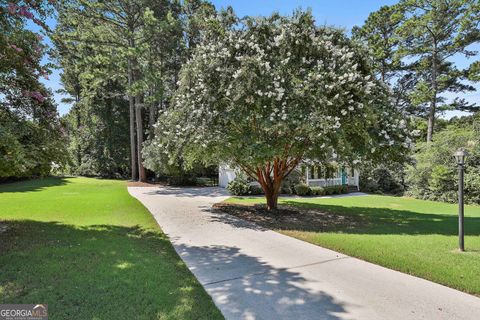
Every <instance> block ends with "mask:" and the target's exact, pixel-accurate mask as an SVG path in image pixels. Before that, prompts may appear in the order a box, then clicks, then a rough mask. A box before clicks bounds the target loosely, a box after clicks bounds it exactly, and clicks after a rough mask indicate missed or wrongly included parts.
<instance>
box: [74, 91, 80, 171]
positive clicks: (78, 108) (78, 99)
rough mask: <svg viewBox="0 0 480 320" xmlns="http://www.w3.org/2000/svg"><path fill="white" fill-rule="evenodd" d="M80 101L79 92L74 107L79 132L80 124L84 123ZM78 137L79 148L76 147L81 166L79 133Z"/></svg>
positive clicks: (78, 162) (78, 165)
mask: <svg viewBox="0 0 480 320" xmlns="http://www.w3.org/2000/svg"><path fill="white" fill-rule="evenodd" d="M79 103H80V94H77V96H76V98H75V107H74V109H75V116H76V123H75V127H76V129H77V130H78V131H77V132H80V126H81V125H82V122H81V114H80V106H79ZM77 137H78V139H77V148H76V149H77V150H76V153H77V168H80V166H81V165H82V149H81V147H80V139H79V135H77Z"/></svg>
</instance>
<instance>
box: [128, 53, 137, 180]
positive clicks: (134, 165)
mask: <svg viewBox="0 0 480 320" xmlns="http://www.w3.org/2000/svg"><path fill="white" fill-rule="evenodd" d="M132 84H133V67H132V61H131V59H130V58H129V60H128V86H129V87H131V86H132ZM128 105H129V110H130V163H131V170H132V180H133V181H136V180H137V179H138V171H137V151H136V147H135V98H134V96H133V95H132V94H129V95H128Z"/></svg>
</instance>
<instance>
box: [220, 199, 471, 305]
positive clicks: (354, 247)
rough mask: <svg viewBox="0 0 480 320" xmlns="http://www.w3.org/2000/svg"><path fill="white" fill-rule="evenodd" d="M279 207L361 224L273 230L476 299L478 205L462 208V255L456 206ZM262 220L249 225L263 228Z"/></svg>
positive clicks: (410, 202)
mask: <svg viewBox="0 0 480 320" xmlns="http://www.w3.org/2000/svg"><path fill="white" fill-rule="evenodd" d="M263 202H264V200H263V199H262V198H258V197H251V198H238V197H232V198H229V199H227V200H226V201H225V203H227V204H228V203H232V204H242V205H254V204H258V203H263ZM280 204H281V205H283V206H287V208H288V207H289V208H292V207H293V208H295V209H297V210H298V209H300V210H313V211H317V212H318V214H319V215H322V214H324V215H325V216H326V217H328V219H336V218H335V217H336V216H338V217H339V218H342V219H343V220H347V221H348V220H350V221H351V220H352V219H351V218H353V219H354V220H355V219H357V220H359V221H363V222H364V223H360V224H356V225H353V226H352V225H351V224H349V225H342V224H341V223H338V221H335V220H331V221H326V222H325V224H326V225H327V226H329V225H331V226H332V227H330V228H329V227H326V228H322V230H312V229H311V228H305V226H306V225H308V223H306V222H305V221H303V223H299V224H298V225H299V227H296V226H295V224H294V223H293V224H292V223H291V220H290V221H289V223H283V225H282V223H278V222H275V223H276V225H275V226H273V227H272V225H271V224H270V225H267V226H266V227H269V228H271V229H274V230H275V231H278V232H281V233H283V234H285V235H288V236H291V237H295V238H298V239H300V240H304V241H307V242H310V243H313V244H316V245H319V246H322V247H325V248H329V249H332V250H335V251H339V252H342V253H344V254H347V255H350V256H353V257H357V258H360V259H363V260H366V261H369V262H372V263H375V264H378V265H381V266H384V267H387V268H390V269H394V270H398V271H401V272H404V273H408V274H411V275H415V276H418V277H421V278H424V279H428V280H431V281H434V282H437V283H440V284H443V285H446V286H449V287H452V288H455V289H458V290H461V291H464V292H467V293H471V294H474V295H477V296H480V276H479V275H480V206H466V208H465V232H466V237H465V246H466V250H467V251H466V252H465V253H461V252H459V251H458V250H457V248H458V224H457V221H458V216H457V206H456V205H454V204H447V203H440V202H433V201H424V200H418V199H412V198H406V197H391V196H380V195H369V196H360V197H336V198H281V199H280ZM332 216H333V217H332ZM346 217H347V218H350V219H345V218H346ZM252 219H253V220H256V219H255V218H252ZM265 220H266V219H258V220H257V221H253V222H256V223H258V224H260V225H262V223H263V222H262V221H265ZM274 220H276V219H274ZM280 220H281V219H280ZM330 222H331V223H330Z"/></svg>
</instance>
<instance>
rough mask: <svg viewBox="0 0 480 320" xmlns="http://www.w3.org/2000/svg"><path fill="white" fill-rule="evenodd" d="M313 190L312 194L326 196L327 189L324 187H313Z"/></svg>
mask: <svg viewBox="0 0 480 320" xmlns="http://www.w3.org/2000/svg"><path fill="white" fill-rule="evenodd" d="M310 189H311V190H312V195H314V196H324V195H325V189H324V188H323V187H311V188H310Z"/></svg>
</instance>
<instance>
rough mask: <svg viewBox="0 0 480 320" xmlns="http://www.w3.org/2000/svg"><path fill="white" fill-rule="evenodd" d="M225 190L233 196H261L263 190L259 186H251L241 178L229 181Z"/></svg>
mask: <svg viewBox="0 0 480 320" xmlns="http://www.w3.org/2000/svg"><path fill="white" fill-rule="evenodd" d="M227 190H228V191H229V192H230V193H231V194H232V195H234V196H247V195H260V194H263V189H262V188H261V187H260V186H259V185H256V184H252V183H250V182H248V181H247V180H246V179H245V178H243V177H236V178H235V179H233V180H232V181H230V183H229V184H228V186H227Z"/></svg>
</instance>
